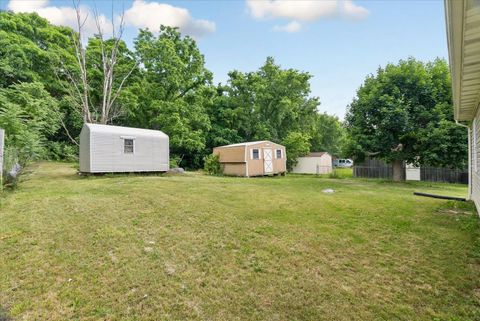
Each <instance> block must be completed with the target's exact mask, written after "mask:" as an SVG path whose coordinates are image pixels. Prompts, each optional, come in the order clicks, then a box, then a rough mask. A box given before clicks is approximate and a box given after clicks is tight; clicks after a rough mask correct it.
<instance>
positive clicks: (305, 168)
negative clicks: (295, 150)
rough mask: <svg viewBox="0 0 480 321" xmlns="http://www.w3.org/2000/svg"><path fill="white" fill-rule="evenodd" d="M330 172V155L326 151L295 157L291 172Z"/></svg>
mask: <svg viewBox="0 0 480 321" xmlns="http://www.w3.org/2000/svg"><path fill="white" fill-rule="evenodd" d="M331 172H332V156H331V155H330V154H329V153H327V152H315V153H310V154H308V155H306V156H304V157H299V158H298V159H297V165H295V166H294V167H293V168H292V173H298V174H330V173H331Z"/></svg>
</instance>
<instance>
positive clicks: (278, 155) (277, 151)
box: [275, 149, 282, 158]
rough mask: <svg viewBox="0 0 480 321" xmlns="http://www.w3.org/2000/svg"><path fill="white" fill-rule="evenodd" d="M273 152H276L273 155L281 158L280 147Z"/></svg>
mask: <svg viewBox="0 0 480 321" xmlns="http://www.w3.org/2000/svg"><path fill="white" fill-rule="evenodd" d="M275 152H276V155H275V156H276V157H277V158H282V150H281V149H277V150H276V151H275Z"/></svg>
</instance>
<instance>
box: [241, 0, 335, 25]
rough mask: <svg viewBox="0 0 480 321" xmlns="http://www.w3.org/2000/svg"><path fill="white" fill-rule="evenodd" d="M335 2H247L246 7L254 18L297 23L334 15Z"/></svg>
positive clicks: (308, 0) (333, 0)
mask: <svg viewBox="0 0 480 321" xmlns="http://www.w3.org/2000/svg"><path fill="white" fill-rule="evenodd" d="M337 5H338V3H337V1H336V0H324V1H318V0H304V1H298V0H297V1H293V0H247V6H248V8H249V9H250V13H251V14H252V16H253V17H254V18H257V19H260V18H286V19H295V20H299V21H313V20H316V19H318V18H321V17H327V16H331V15H334V14H335V13H336V11H337Z"/></svg>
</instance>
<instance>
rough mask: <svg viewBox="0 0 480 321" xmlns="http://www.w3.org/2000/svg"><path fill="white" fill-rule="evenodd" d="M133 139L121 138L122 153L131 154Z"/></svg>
mask: <svg viewBox="0 0 480 321" xmlns="http://www.w3.org/2000/svg"><path fill="white" fill-rule="evenodd" d="M133 142H134V140H133V139H124V140H123V153H124V154H133Z"/></svg>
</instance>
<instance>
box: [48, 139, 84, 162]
mask: <svg viewBox="0 0 480 321" xmlns="http://www.w3.org/2000/svg"><path fill="white" fill-rule="evenodd" d="M77 155H78V146H76V145H72V144H68V143H67V142H49V143H48V159H51V160H56V161H67V162H75V161H77V160H78V156H77Z"/></svg>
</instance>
